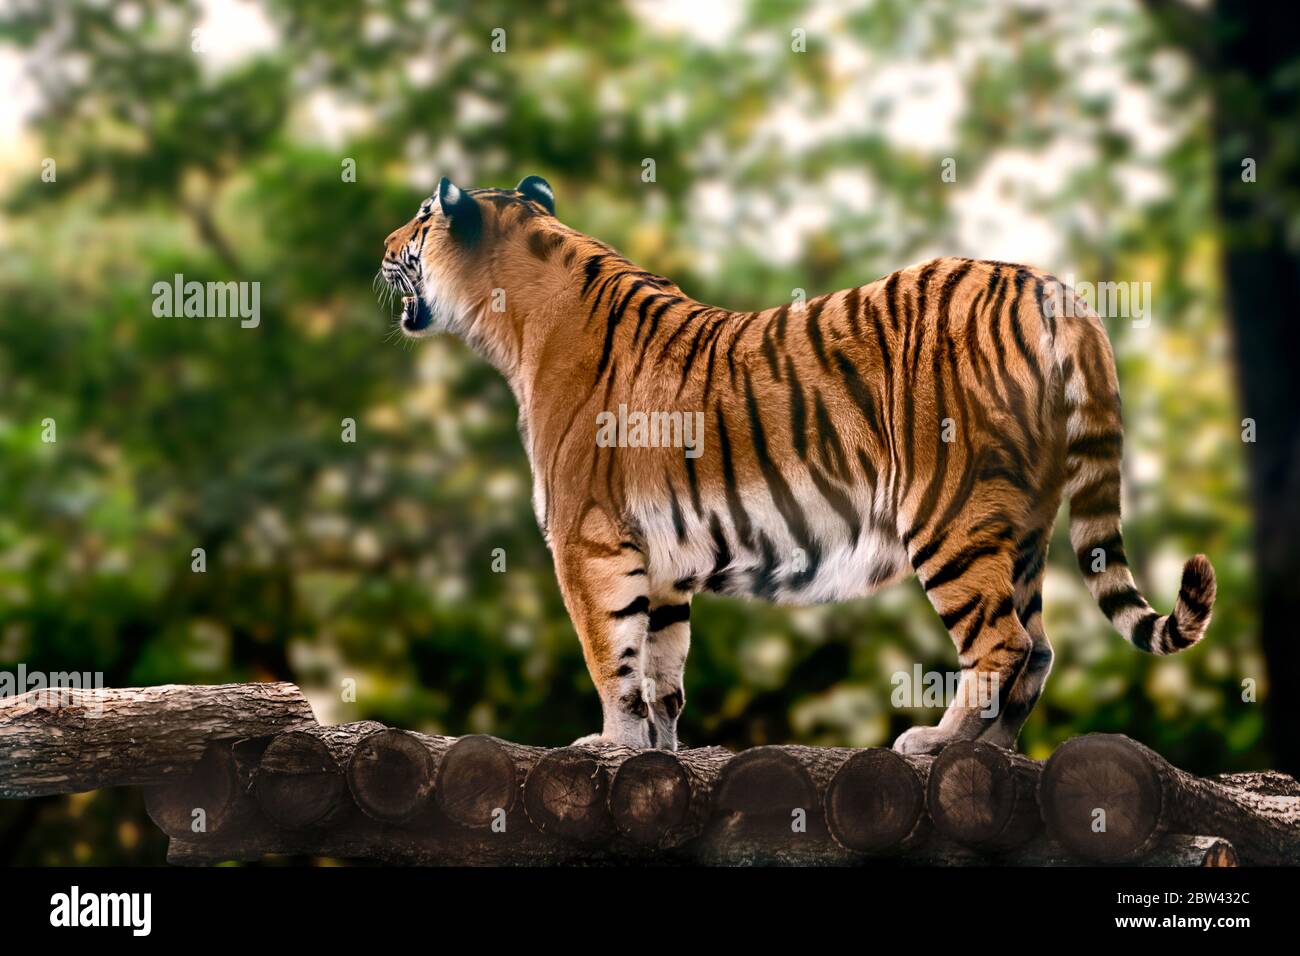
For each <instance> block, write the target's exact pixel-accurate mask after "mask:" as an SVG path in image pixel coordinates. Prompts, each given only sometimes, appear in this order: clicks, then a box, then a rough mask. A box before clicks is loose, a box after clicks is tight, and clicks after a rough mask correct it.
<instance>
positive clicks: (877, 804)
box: [823, 747, 933, 854]
mask: <svg viewBox="0 0 1300 956" xmlns="http://www.w3.org/2000/svg"><path fill="white" fill-rule="evenodd" d="M932 761H933V758H932V757H921V756H903V755H902V754H898V753H895V752H894V751H893V750H888V749H886V748H883V747H871V748H869V749H867V750H860V751H858V752H857V753H854V754H853V755H852V756H850V757H849V758H848V759H847V760H845V761H844V763H843V764H841V765H840V767H839V769H838V770H837V771H836V772H835V776H834V777H833V778H832V779H831V782H830V784H829V786H828V788H827V791H826V796H825V798H824V800H823V807H824V810H825V814H826V824H827V826H828V827H829V828H830V832H831V836H832V837H833V838H834V840H835V842H836V843H838V844H839V845H840V846H842V847H844V848H845V849H847V850H854V851H857V852H859V853H868V854H883V853H890V852H893V851H896V850H898V849H900V848H902V847H904V846H905V845H908V844H909V843H916V842H920V838H921V835H922V834H923V833H924V831H926V830H927V829H928V828H927V826H926V820H925V782H926V778H927V776H928V775H929V771H930V764H931V763H932Z"/></svg>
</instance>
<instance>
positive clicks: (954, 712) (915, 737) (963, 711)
mask: <svg viewBox="0 0 1300 956" xmlns="http://www.w3.org/2000/svg"><path fill="white" fill-rule="evenodd" d="M970 500H971V502H972V505H973V506H972V507H968V508H965V509H963V511H964V513H965V514H967V515H973V516H976V517H975V519H974V520H962V518H961V516H957V520H955V521H953V522H952V523H951V524H946V525H944V524H941V526H940V527H941V528H943V530H940V531H938V532H936V533H935V534H933V536H931V537H930V538H928V539H927V540H925V541H922V540H921V537H922V536H917V537H915V538H914V539H913V540H912V541H911V542H910V544H909V552H910V556H911V559H912V565H913V567H914V568H915V569H916V572H917V576H918V577H919V578H920V579H921V583H922V585H923V586H924V588H925V592H926V596H927V597H928V598H929V599H930V603H931V604H932V605H933V606H934V609H935V610H936V611H938V612H939V616H940V617H941V618H942V619H943V623H944V627H946V628H947V629H948V633H949V635H950V636H951V637H952V640H953V643H954V644H955V645H956V646H957V660H958V663H959V664H960V665H961V678H960V680H959V681H958V684H957V690H956V693H955V694H954V696H953V699H952V700H951V701H950V702H949V704H948V709H947V710H946V711H945V712H944V715H943V718H942V719H941V720H940V721H939V725H938V726H937V727H913V728H912V729H911V730H909V731H907V732H906V733H904V734H902V735H901V736H900V737H899V738H898V739H897V740H896V741H895V742H894V749H895V750H897V751H899V752H900V753H911V754H923V753H937V752H938V751H940V750H942V749H943V747H944V746H946V745H947V744H949V743H951V742H952V741H955V740H974V739H976V738H977V737H979V736H980V735H981V734H982V733H983V732H984V731H985V730H987V729H988V728H989V727H990V726H991V725H992V724H993V723H994V722H995V721H996V720H997V718H998V716H999V715H1000V714H1001V713H1002V712H1003V710H1004V709H1005V708H1006V706H1007V702H1008V700H1009V699H1010V696H1011V692H1012V688H1013V687H1014V686H1015V683H1016V681H1017V679H1018V678H1019V677H1020V675H1021V673H1022V672H1023V671H1024V669H1025V666H1026V664H1027V663H1028V661H1029V657H1030V653H1031V651H1032V648H1033V639H1032V638H1031V637H1030V635H1029V632H1028V631H1027V630H1026V629H1025V627H1024V625H1023V624H1022V623H1021V621H1020V618H1019V617H1018V616H1017V615H1016V613H1015V588H1014V584H1013V575H1012V567H1013V561H1014V558H1013V551H1014V534H1013V532H1012V530H1011V527H1012V522H1011V519H1010V518H1006V517H1004V518H1003V519H1001V520H988V519H987V518H985V517H983V516H986V515H990V514H996V511H995V509H993V508H987V507H980V500H979V496H978V495H972V496H971V498H970ZM985 503H987V502H985ZM959 542H960V544H958V543H959Z"/></svg>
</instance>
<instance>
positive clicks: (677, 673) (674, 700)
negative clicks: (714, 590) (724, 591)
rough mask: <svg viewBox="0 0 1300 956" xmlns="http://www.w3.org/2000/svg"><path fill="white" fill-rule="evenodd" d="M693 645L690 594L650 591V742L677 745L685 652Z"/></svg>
mask: <svg viewBox="0 0 1300 956" xmlns="http://www.w3.org/2000/svg"><path fill="white" fill-rule="evenodd" d="M690 649H691V595H690V593H689V592H687V591H679V590H676V589H670V590H668V591H666V592H664V593H662V594H651V595H650V623H649V627H648V629H647V631H646V638H645V666H646V697H647V700H648V701H649V704H650V723H651V728H650V729H651V733H650V745H651V746H652V747H658V748H659V749H660V750H676V749H677V718H678V716H679V715H680V714H681V712H682V708H683V707H685V706H686V684H685V671H686V655H687V653H689V651H690Z"/></svg>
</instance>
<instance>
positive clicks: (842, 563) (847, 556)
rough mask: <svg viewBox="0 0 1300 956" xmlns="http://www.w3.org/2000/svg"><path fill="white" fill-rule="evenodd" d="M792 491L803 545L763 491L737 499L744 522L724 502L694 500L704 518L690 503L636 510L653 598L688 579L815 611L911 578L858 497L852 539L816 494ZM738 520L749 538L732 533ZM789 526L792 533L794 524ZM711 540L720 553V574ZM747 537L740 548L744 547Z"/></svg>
mask: <svg viewBox="0 0 1300 956" xmlns="http://www.w3.org/2000/svg"><path fill="white" fill-rule="evenodd" d="M794 493H795V500H796V501H797V503H798V505H799V511H800V513H801V514H802V517H803V521H804V523H805V527H804V529H803V530H802V541H801V540H800V537H799V536H797V535H796V530H794V529H792V528H791V522H789V521H787V520H786V516H785V515H783V514H782V513H781V511H780V509H778V508H777V507H776V506H775V504H774V503H773V500H772V496H771V494H770V492H769V490H768V488H767V486H766V485H759V486H757V487H750V488H745V489H742V490H741V491H740V493H739V503H740V504H741V505H742V506H743V510H744V517H738V516H737V517H733V512H732V510H731V508H730V507H729V504H728V502H727V501H726V499H725V498H724V497H722V496H705V497H704V498H703V499H702V501H701V505H702V510H703V512H704V514H703V516H702V517H701V516H700V515H697V514H696V512H695V509H694V507H693V506H692V504H691V502H690V501H689V500H683V501H681V502H680V504H679V514H678V515H674V513H673V509H672V508H671V505H670V504H669V503H667V502H664V501H656V502H654V503H653V505H650V506H648V507H646V506H643V507H641V508H634V509H633V515H634V517H635V518H636V520H637V522H638V524H639V526H640V528H641V531H642V533H643V535H644V536H645V540H646V545H647V548H648V550H649V554H648V574H649V578H650V581H649V583H650V588H651V592H652V593H662V592H663V591H666V590H668V589H671V588H673V587H674V586H675V585H677V584H679V583H680V582H682V581H684V580H686V579H692V580H693V585H694V586H693V587H691V588H690V590H705V591H716V592H718V593H721V594H727V595H732V596H738V597H759V598H763V599H765V600H770V601H775V602H777V603H779V604H796V605H800V604H820V603H825V602H831V601H847V600H851V599H853V598H859V597H862V596H864V595H866V594H870V593H871V592H872V591H875V590H878V589H879V588H881V587H884V586H886V585H888V584H890V583H892V582H894V581H897V580H898V579H899V578H901V577H903V576H905V575H906V574H907V573H909V572H910V571H911V568H910V566H909V564H908V560H907V552H906V551H905V550H904V548H903V546H902V544H901V542H900V541H899V540H898V536H897V534H896V533H895V532H894V529H893V528H892V527H891V526H890V525H889V523H887V522H885V521H882V520H873V519H872V516H873V514H874V512H873V510H872V502H871V500H870V494H869V492H868V491H867V490H866V489H861V490H859V491H858V492H857V493H856V494H855V495H853V497H852V498H851V499H850V500H851V503H852V505H853V511H854V513H855V515H856V516H857V518H858V521H859V527H858V529H857V534H856V535H854V534H853V532H852V529H851V526H850V523H849V521H847V520H846V519H845V517H844V516H842V515H841V514H840V512H839V511H837V510H836V509H835V508H834V507H832V506H831V505H830V504H829V503H828V502H827V501H826V500H825V499H824V498H823V497H822V496H821V494H820V493H819V492H818V491H817V489H816V488H814V487H812V486H811V485H810V486H809V487H807V488H802V489H800V488H796V489H794ZM713 515H716V517H717V521H716V526H717V527H716V529H715V528H714V527H713V524H714V522H713V520H712V516H713ZM745 518H747V519H748V522H749V527H748V529H746V531H747V535H746V534H744V533H742V529H741V527H740V526H741V525H742V524H743V523H744V520H745ZM793 523H794V524H795V525H796V528H797V526H798V524H799V521H798V518H796V519H795V521H794V522H793ZM679 526H680V528H681V533H680V534H679ZM718 532H720V533H721V536H722V540H723V542H725V546H726V550H725V552H722V553H723V557H724V558H725V559H726V560H725V563H724V564H723V565H722V566H721V567H719V562H718V555H719V553H720V548H719V547H718ZM746 536H747V537H748V539H749V543H748V545H747V544H746V543H745V541H744V540H742V539H743V538H744V537H746Z"/></svg>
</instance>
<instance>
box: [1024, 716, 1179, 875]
mask: <svg viewBox="0 0 1300 956" xmlns="http://www.w3.org/2000/svg"><path fill="white" fill-rule="evenodd" d="M1039 803H1040V806H1041V808H1042V813H1043V819H1044V820H1045V821H1046V823H1047V828H1048V832H1049V833H1051V834H1052V836H1054V837H1055V838H1056V839H1057V840H1059V841H1060V842H1061V843H1062V844H1063V845H1064V846H1066V847H1068V848H1069V849H1070V850H1071V851H1073V852H1074V853H1075V854H1076V855H1077V856H1079V857H1081V858H1083V859H1085V860H1094V861H1110V860H1122V859H1126V858H1129V857H1132V856H1134V855H1135V854H1137V853H1139V852H1141V851H1142V850H1143V849H1145V848H1148V847H1150V846H1151V845H1152V843H1153V841H1154V840H1156V839H1157V838H1158V837H1159V835H1160V833H1161V831H1162V817H1161V813H1162V806H1161V803H1162V797H1161V784H1160V779H1159V775H1158V773H1157V771H1156V768H1154V767H1153V766H1152V765H1151V763H1150V761H1149V760H1147V758H1146V756H1145V755H1144V754H1143V753H1141V752H1140V751H1139V750H1138V749H1137V748H1136V746H1134V745H1133V743H1132V742H1131V741H1130V740H1129V739H1128V738H1127V737H1122V736H1119V735H1116V734H1089V735H1088V736H1086V737H1076V738H1075V739H1073V740H1067V741H1066V742H1065V743H1063V744H1061V746H1060V747H1058V748H1057V750H1056V752H1055V753H1053V754H1052V756H1051V758H1050V759H1049V760H1048V761H1047V764H1046V766H1045V767H1044V768H1043V776H1042V780H1041V781H1040V782H1039Z"/></svg>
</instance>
